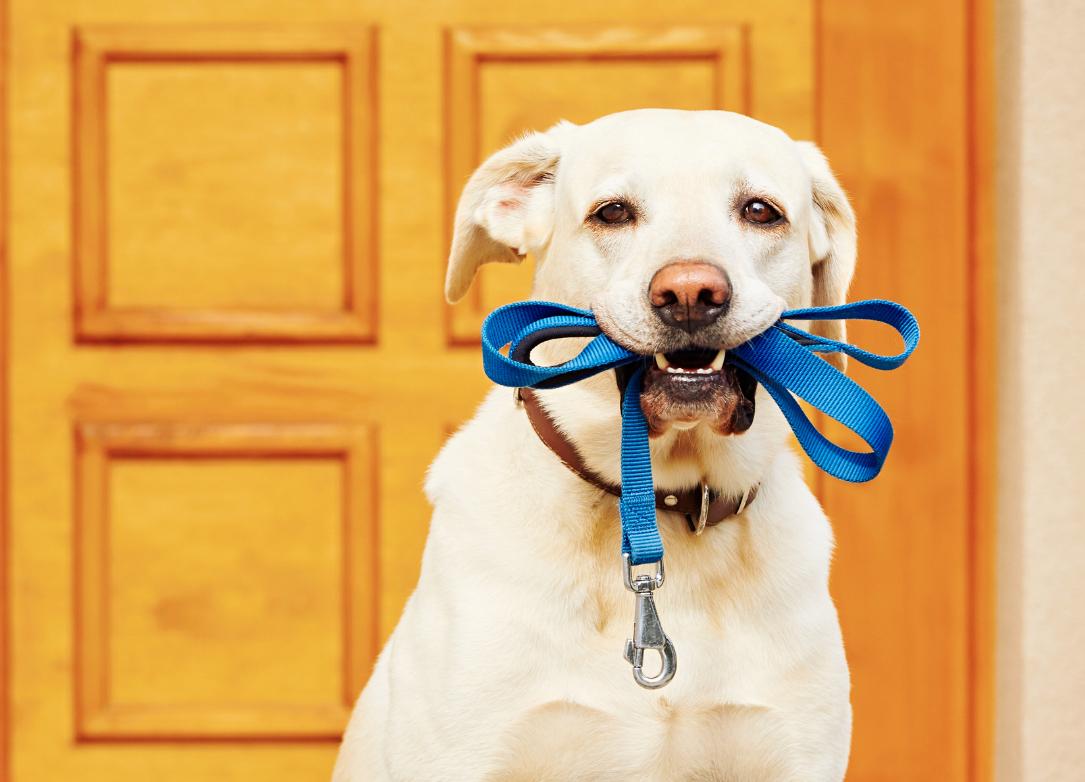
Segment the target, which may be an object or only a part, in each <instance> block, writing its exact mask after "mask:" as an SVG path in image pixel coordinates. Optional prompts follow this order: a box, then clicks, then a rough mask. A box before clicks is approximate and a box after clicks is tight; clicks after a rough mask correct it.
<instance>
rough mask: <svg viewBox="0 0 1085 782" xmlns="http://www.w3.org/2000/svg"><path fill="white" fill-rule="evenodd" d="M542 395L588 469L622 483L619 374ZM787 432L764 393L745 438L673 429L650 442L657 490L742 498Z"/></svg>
mask: <svg viewBox="0 0 1085 782" xmlns="http://www.w3.org/2000/svg"><path fill="white" fill-rule="evenodd" d="M538 396H539V399H540V402H541V404H542V405H543V407H544V408H545V409H546V411H547V413H549V415H550V416H551V418H553V419H554V421H555V422H556V423H557V425H558V427H559V428H560V429H561V430H562V432H564V434H565V435H566V437H568V439H569V440H570V441H571V442H572V443H573V445H574V446H575V447H576V449H577V451H578V452H579V454H580V456H581V458H582V459H583V460H584V462H585V463H586V464H587V466H588V467H589V468H590V469H591V470H592V471H594V472H595V473H597V474H598V475H600V476H601V477H603V478H604V479H605V480H606V481H608V482H610V483H612V484H615V485H620V484H621V437H622V435H621V413H620V410H619V394H618V388H617V383H616V382H615V379H614V373H613V372H604V373H602V374H600V375H597V376H595V377H592V378H589V379H586V380H582V381H580V382H578V383H575V384H573V385H570V386H565V387H564V388H558V389H553V390H551V391H544V392H542V393H540V394H539V395H538ZM787 431H788V429H787V424H786V422H785V421H784V418H783V416H782V415H781V414H780V411H779V409H778V408H777V407H776V406H775V405H774V404H772V401H771V399H769V397H768V395H767V394H765V393H764V391H761V390H759V392H758V397H757V410H756V414H755V417H754V423H753V426H751V427H750V429H749V430H748V431H747V432H745V433H744V434H741V435H731V436H723V435H719V434H717V433H715V432H714V431H712V430H711V429H710V427H708V426H704V425H699V426H696V427H694V428H693V429H689V430H686V431H679V430H678V429H676V428H675V427H670V428H669V429H668V430H667V431H666V432H664V433H663V434H660V435H658V436H655V437H653V438H652V440H651V443H650V445H651V451H652V471H653V476H654V479H655V485H656V488H657V489H684V488H688V487H691V486H696V485H697V484H698V483H700V482H701V481H705V482H707V483H708V485H709V486H710V487H711V488H712V489H714V490H715V491H717V492H720V493H723V494H727V495H740V494H742V493H743V492H744V491H746V490H747V489H748V488H750V487H751V486H754V485H756V484H758V483H760V481H761V479H762V477H763V476H764V473H765V471H766V469H767V467H768V464H769V462H770V461H771V459H772V457H773V456H774V455H775V454H776V452H777V451H778V450H779V448H780V447H784V446H785V443H786V438H787Z"/></svg>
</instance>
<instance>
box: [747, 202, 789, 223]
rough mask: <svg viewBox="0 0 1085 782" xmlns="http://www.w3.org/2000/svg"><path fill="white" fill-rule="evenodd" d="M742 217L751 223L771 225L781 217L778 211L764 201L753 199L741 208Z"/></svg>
mask: <svg viewBox="0 0 1085 782" xmlns="http://www.w3.org/2000/svg"><path fill="white" fill-rule="evenodd" d="M742 216H743V217H744V218H745V219H747V220H749V221H750V222H751V223H757V224H758V225H772V224H773V223H775V222H777V221H778V220H780V218H782V217H783V215H782V214H780V210H778V209H777V208H776V207H774V206H773V205H772V204H769V203H767V202H765V201H762V200H760V199H757V198H755V199H754V200H752V201H749V202H747V203H746V205H745V206H744V207H742Z"/></svg>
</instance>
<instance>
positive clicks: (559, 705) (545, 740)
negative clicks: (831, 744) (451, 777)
mask: <svg viewBox="0 0 1085 782" xmlns="http://www.w3.org/2000/svg"><path fill="white" fill-rule="evenodd" d="M631 686H633V685H631ZM514 724H515V726H516V727H515V729H514V730H510V731H509V732H508V733H506V735H505V736H503V738H502V742H501V743H502V745H503V751H502V752H501V756H502V757H503V758H504V762H503V764H502V766H503V767H502V768H501V769H500V771H499V772H498V773H497V774H496V776H495V777H494V778H495V779H570V780H572V779H592V780H611V779H613V780H628V779H643V780H676V779H682V780H685V779H698V780H723V779H754V778H757V777H755V776H741V775H740V776H735V775H736V774H740V771H741V767H740V765H738V764H740V763H743V762H745V761H744V760H742V759H743V758H744V757H746V755H747V754H748V753H746V752H743V751H742V747H741V745H740V743H739V741H738V740H739V737H742V739H743V740H744V741H746V742H750V741H752V742H754V743H757V744H760V743H762V742H765V741H771V735H772V733H773V729H774V725H773V720H772V719H771V717H770V715H767V714H765V713H761V712H759V711H758V710H756V709H750V708H749V707H742V706H735V705H727V704H723V703H719V704H715V705H708V704H706V703H705V702H704V701H703V700H702V702H701V703H699V704H694V703H693V702H691V701H686V702H683V701H682V700H678V701H675V700H673V699H671V698H668V697H667V696H665V695H654V696H652V697H651V698H650V700H649V701H648V702H647V704H646V702H645V701H644V700H643V699H640V703H639V704H638V707H637V708H629V709H625V710H622V709H617V710H614V709H606V710H604V709H600V708H596V707H593V706H590V705H587V704H584V703H580V702H577V701H572V700H560V701H550V702H546V703H541V704H538V705H537V706H534V707H532V708H531V709H529V710H528V711H527V712H525V713H524V714H522V715H520V718H519V719H518V720H516V721H515V722H514ZM747 773H749V770H747Z"/></svg>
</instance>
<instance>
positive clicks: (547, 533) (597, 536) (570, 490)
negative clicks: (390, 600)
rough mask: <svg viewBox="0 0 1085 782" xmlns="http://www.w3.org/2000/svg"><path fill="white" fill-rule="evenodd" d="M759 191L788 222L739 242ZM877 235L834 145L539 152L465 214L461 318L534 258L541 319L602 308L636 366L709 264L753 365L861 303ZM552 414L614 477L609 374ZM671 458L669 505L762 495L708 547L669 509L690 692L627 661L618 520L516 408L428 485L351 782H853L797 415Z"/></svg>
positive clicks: (476, 421)
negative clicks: (761, 342)
mask: <svg viewBox="0 0 1085 782" xmlns="http://www.w3.org/2000/svg"><path fill="white" fill-rule="evenodd" d="M747 192H748V193H753V194H755V195H761V196H770V197H772V198H773V200H774V202H775V203H777V204H778V205H779V206H781V207H782V208H783V209H784V211H785V213H786V216H787V220H788V223H787V225H786V226H784V227H783V228H782V229H780V230H773V231H766V230H765V229H764V228H763V227H760V226H751V225H750V224H748V223H745V222H743V221H742V220H741V218H740V216H739V214H738V213H739V210H740V204H739V203H738V201H740V200H741V198H742V197H744V196H743V194H744V193H747ZM609 196H613V197H623V198H633V199H636V201H637V203H638V204H640V206H641V219H640V220H639V221H638V222H637V224H636V226H635V227H632V226H631V227H628V228H623V229H617V230H602V231H600V230H597V229H593V228H591V227H590V226H589V225H588V224H587V223H586V222H585V216H586V214H588V211H589V210H590V207H591V206H592V204H593V203H596V202H597V201H598V199H599V198H604V197H609ZM736 199H737V200H736ZM854 231H855V229H854V217H853V215H852V212H851V209H850V207H849V206H848V204H847V199H846V198H845V197H844V195H843V192H842V191H841V190H840V187H839V185H837V183H836V181H835V179H833V177H832V174H831V173H830V172H829V169H828V166H827V165H826V164H825V161H824V158H823V157H822V156H821V154H820V153H819V152H818V151H817V150H816V148H814V147H813V146H812V145H809V144H806V143H801V142H799V143H797V142H794V141H792V140H791V139H789V138H788V137H787V136H786V135H785V134H783V133H782V132H781V131H779V130H777V129H775V128H771V127H769V126H766V125H763V124H761V123H758V122H755V121H754V120H751V119H749V118H746V117H742V116H739V115H734V114H729V113H725V112H676V111H656V110H651V111H648V110H645V111H636V112H625V113H622V114H617V115H611V116H609V117H604V118H602V119H600V120H597V121H596V122H594V123H591V124H589V125H584V126H574V125H570V124H568V123H562V124H559V125H558V126H555V127H554V128H552V129H551V130H550V131H548V132H547V133H545V134H544V133H538V134H532V135H530V136H527V137H525V138H524V139H521V140H520V141H518V142H516V143H514V144H513V145H511V146H510V147H508V148H506V149H505V150H502V151H501V152H498V153H497V154H496V155H494V156H493V157H492V158H491V159H490V160H488V161H487V162H486V163H484V164H483V165H482V166H481V167H480V169H479V171H478V172H476V174H475V175H474V176H473V177H472V179H471V181H470V182H469V183H468V184H467V187H466V189H465V191H464V195H463V198H462V200H461V204H460V208H459V210H458V214H457V226H456V236H455V239H454V242H453V250H452V257H451V259H450V268H449V276H448V294H449V296H450V298H458V297H459V296H462V295H463V293H464V292H465V291H466V289H467V287H468V286H469V285H470V281H471V278H472V277H473V276H474V273H475V270H476V269H477V267H478V265H479V264H481V263H485V262H490V261H506V262H508V261H516V260H517V259H518V258H519V257H522V256H523V255H524V254H526V253H528V252H531V253H533V254H535V255H536V257H537V258H538V261H539V264H538V272H537V275H536V280H535V290H534V294H535V296H536V297H538V298H546V299H552V300H556V301H563V302H566V303H569V304H573V305H578V306H591V307H592V308H593V309H594V310H595V312H596V314H597V315H598V316H599V318H600V320H601V322H603V323H604V325H606V327H607V329H608V332H609V333H612V335H614V336H616V337H617V338H619V339H621V340H622V341H623V342H625V343H627V345H628V346H629V347H636V348H640V349H647V350H652V351H654V350H660V349H663V347H666V348H667V349H672V348H673V346H672V345H671V343H669V342H668V340H672V339H673V335H667V334H665V333H664V332H663V331H662V330H661V329H660V327H659V325H658V319H656V318H654V317H652V313H651V308H650V307H649V305H648V304H647V302H646V296H645V291H646V288H647V282H648V280H650V278H651V276H652V274H654V273H655V271H657V270H658V269H659V268H660V267H662V266H663V265H665V264H666V263H668V262H671V261H673V260H676V259H689V258H696V259H704V260H708V261H710V262H713V263H717V264H719V265H721V266H722V267H724V268H725V269H726V270H727V272H728V274H729V276H730V278H731V281H732V284H733V287H734V302H733V304H732V308H731V311H730V312H729V313H728V314H727V316H726V317H725V318H724V321H725V322H721V324H720V325H719V329H718V330H717V331H716V332H714V334H715V336H714V338H715V339H717V340H718V343H719V344H721V345H725V346H733V345H735V344H738V343H739V342H741V341H742V340H744V339H747V338H748V337H749V336H750V335H752V334H755V333H757V332H759V331H760V330H763V329H764V328H765V327H767V325H768V324H770V323H771V322H772V321H773V320H775V319H776V318H777V317H778V316H779V313H780V312H781V311H782V310H783V309H784V308H785V307H787V306H800V305H808V304H810V303H811V302H815V303H817V304H830V303H839V302H841V301H843V297H844V294H845V291H846V288H847V283H848V281H849V280H850V277H851V273H852V269H853V267H854V261H855V233H854ZM551 352H552V353H553V354H554V356H556V357H560V355H558V354H559V351H556V350H555V351H551ZM542 396H543V399H544V403H545V405H546V406H547V408H548V409H549V410H550V412H551V414H552V415H553V416H554V417H555V418H556V419H557V420H558V422H559V423H560V425H561V426H562V427H563V429H564V430H565V432H566V433H567V434H568V435H569V436H570V437H571V438H572V439H573V441H574V442H575V443H576V445H577V447H578V449H579V450H580V451H581V453H582V455H583V456H584V457H585V459H586V460H587V462H588V463H589V464H590V465H591V466H592V467H593V468H594V469H596V470H597V471H598V472H600V473H602V474H603V475H605V476H607V477H608V478H609V479H610V480H612V481H614V482H617V478H618V467H619V455H618V443H619V440H620V436H619V417H618V404H617V398H618V397H617V390H616V385H615V383H614V380H613V376H612V374H611V373H606V374H605V375H603V376H597V377H595V378H593V379H590V380H586V381H582V382H580V383H577V384H575V385H573V386H570V387H567V388H564V389H560V390H556V391H551V392H544V393H543V395H542ZM652 451H653V465H654V468H655V478H656V483H657V485H658V486H660V487H667V488H681V487H686V486H691V485H695V484H696V483H697V482H698V481H700V480H701V479H702V478H705V479H706V480H708V482H709V483H710V484H711V485H712V486H713V487H714V488H716V489H717V490H720V491H723V492H727V493H735V492H740V491H742V490H743V489H745V488H747V487H749V486H751V485H754V484H757V483H759V484H760V493H759V494H758V496H757V499H756V501H755V502H754V503H753V504H752V505H751V506H750V507H749V509H748V510H747V511H746V512H745V513H743V514H742V515H741V516H740V517H739V518H737V519H732V520H728V521H726V522H724V523H722V524H720V525H718V526H716V527H713V528H710V529H708V530H707V531H706V532H705V533H704V535H702V536H700V537H694V536H693V535H691V534H690V533H689V531H688V530H687V529H686V526H685V522H684V520H682V519H680V518H679V517H677V516H675V515H673V514H666V513H661V514H659V516H660V518H659V524H660V528H661V532H662V535H663V540H664V545H665V547H666V563H667V581H666V584H665V585H664V587H663V588H662V589H661V590H659V592H658V593H657V597H656V600H657V605H658V608H659V613H660V617H661V621H662V623H663V626H664V628H665V629H666V631H667V633H668V634H669V635H670V637H671V638H672V640H673V641H674V644H675V646H676V648H677V650H678V655H679V663H678V672H677V675H676V676H675V678H674V680H673V681H672V682H671V683H670V684H669V685H668V686H667V687H665V688H663V689H661V690H656V691H649V690H644V689H641V688H640V687H638V686H637V685H636V684H635V683H634V682H633V680H632V677H631V672H630V668H629V665H628V664H627V663H626V662H625V660H624V659H623V658H622V656H621V650H622V646H623V642H624V639H625V638H626V637H627V636H628V635H629V634H630V631H631V626H632V618H633V597H632V595H631V594H630V593H628V592H627V591H626V590H625V589H624V587H623V585H622V578H621V560H620V557H619V550H620V546H619V537H620V525H619V519H618V514H617V503H616V501H615V499H614V498H612V497H610V496H609V495H606V494H604V493H602V492H601V491H599V490H597V489H595V488H593V487H591V486H590V485H588V484H587V483H585V482H584V481H582V480H581V479H580V478H578V477H577V476H575V475H573V474H572V473H571V472H570V471H569V470H567V469H566V468H565V467H564V466H563V465H562V464H561V463H560V462H559V461H558V460H557V458H555V456H554V455H553V454H552V453H551V452H550V451H549V450H548V449H547V448H546V446H544V445H543V444H542V443H540V442H539V440H538V439H537V437H536V436H535V434H534V432H533V431H532V429H531V427H530V425H529V423H528V421H527V419H526V416H525V414H524V412H523V410H521V409H519V408H518V407H516V406H515V404H514V402H513V399H512V394H511V392H510V391H509V390H508V389H495V390H494V391H493V392H492V393H491V394H490V395H489V396H488V397H487V399H486V401H485V402H484V403H483V404H482V406H481V407H480V408H479V411H478V413H477V414H476V416H475V417H474V418H473V419H472V420H471V421H470V422H469V423H468V424H467V425H466V426H465V427H464V428H463V429H462V430H461V431H460V432H458V433H457V434H456V435H455V436H454V437H453V438H452V439H451V440H450V441H449V442H448V444H447V445H446V446H445V448H444V450H443V451H442V452H441V454H440V455H439V456H438V458H437V460H436V461H435V462H434V464H433V466H432V468H431V469H430V473H429V476H428V479H427V482H426V493H427V496H428V497H429V499H430V501H431V502H432V503H433V506H434V514H433V520H432V524H431V527H430V535H429V540H428V541H427V544H426V550H425V555H424V557H423V562H422V572H421V577H420V579H419V582H418V587H417V589H416V591H415V593H414V595H413V596H412V597H411V599H410V600H409V601H408V603H407V606H406V608H405V609H404V612H403V616H402V618H401V620H400V622H399V625H398V626H397V628H396V630H395V632H394V633H393V635H392V638H391V639H390V640H389V642H388V645H387V647H386V648H385V649H384V651H383V652H382V654H381V656H380V658H379V660H378V662H377V665H376V668H375V670H374V672H373V675H372V678H371V679H370V681H369V684H368V685H367V686H366V688H365V690H364V692H363V693H362V695H361V698H360V699H359V701H358V705H357V707H356V709H355V712H354V715H353V718H352V720H351V723H350V726H349V727H348V729H347V733H346V735H345V737H344V739H343V746H342V749H341V752H340V756H339V761H338V764H337V766H336V771H335V775H334V780H336V782H379V781H381V780H410V781H412V782H413V781H418V780H441V781H445V780H448V781H449V782H451V781H453V780H554V782H559V781H560V782H564V781H566V780H600V781H601V780H623V781H624V780H706V781H707V780H720V781H733V782H752V781H755V780H781V781H782V780H788V781H794V780H812V781H816V782H821V781H823V780H825V781H830V780H831V781H836V780H841V779H843V776H844V770H845V768H846V765H847V758H848V750H849V743H850V734H851V708H850V704H849V699H848V696H849V679H848V670H847V664H846V662H845V659H844V650H843V644H842V641H841V637H840V628H839V624H838V621H837V615H836V610H835V608H834V606H833V603H832V600H831V598H830V596H829V591H828V578H829V561H830V557H831V552H832V546H833V542H832V531H831V529H830V526H829V523H828V521H827V520H826V518H825V515H824V514H823V512H822V510H821V508H820V507H819V505H818V503H817V501H816V499H815V498H814V497H813V495H812V494H811V493H810V491H809V489H808V488H807V487H806V485H805V483H804V482H803V478H802V470H801V465H800V463H799V461H798V459H797V457H796V456H795V455H794V454H793V453H792V451H791V450H790V448H789V447H788V430H787V426H786V423H785V422H784V420H783V417H782V416H781V414H780V412H779V410H778V409H777V408H776V407H775V406H774V405H773V404H772V401H771V399H770V398H769V397H768V396H767V395H766V394H765V393H764V391H763V390H759V392H758V395H757V413H756V417H755V420H754V424H753V426H752V427H751V428H750V430H749V431H747V432H746V433H744V434H742V435H739V436H731V437H722V436H719V435H717V434H715V433H713V432H712V431H711V430H710V429H709V427H708V426H705V425H699V426H697V427H696V428H694V429H692V430H690V431H686V432H679V431H677V430H676V429H675V428H671V429H670V430H668V431H667V432H665V433H664V434H663V435H662V436H660V437H658V438H655V439H653V441H652Z"/></svg>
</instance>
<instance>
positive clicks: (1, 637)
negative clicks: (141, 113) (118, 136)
mask: <svg viewBox="0 0 1085 782" xmlns="http://www.w3.org/2000/svg"><path fill="white" fill-rule="evenodd" d="M8 46H9V28H8V4H7V0H0V779H4V780H7V779H10V778H11V776H10V775H11V629H10V623H11V591H10V590H11V543H10V536H9V530H10V528H11V527H10V523H11V522H10V519H9V518H8V513H9V503H8V498H9V496H10V495H9V492H8V470H9V465H8V458H9V457H8V443H9V438H8V383H9V377H10V366H11V363H10V361H11V359H10V356H9V355H8V323H9V317H10V315H9V303H8V302H9V296H10V293H9V290H8V235H7V234H8V175H7V171H8V136H7V131H8Z"/></svg>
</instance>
